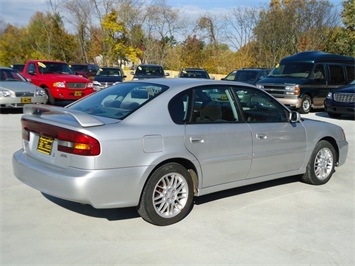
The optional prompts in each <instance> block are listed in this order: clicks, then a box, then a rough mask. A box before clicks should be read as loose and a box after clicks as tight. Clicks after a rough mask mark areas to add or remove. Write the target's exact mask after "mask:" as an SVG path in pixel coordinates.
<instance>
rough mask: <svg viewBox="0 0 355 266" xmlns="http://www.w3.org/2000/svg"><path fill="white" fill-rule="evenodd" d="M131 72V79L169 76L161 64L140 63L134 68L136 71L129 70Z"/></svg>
mask: <svg viewBox="0 0 355 266" xmlns="http://www.w3.org/2000/svg"><path fill="white" fill-rule="evenodd" d="M131 74H132V75H133V80H137V79H152V78H165V77H166V76H169V73H165V72H164V68H163V67H162V66H161V65H155V64H141V65H139V66H138V67H137V68H136V71H135V72H131Z"/></svg>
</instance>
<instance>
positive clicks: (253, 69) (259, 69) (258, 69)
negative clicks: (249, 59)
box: [237, 68, 271, 71]
mask: <svg viewBox="0 0 355 266" xmlns="http://www.w3.org/2000/svg"><path fill="white" fill-rule="evenodd" d="M237 70H238V71H242V70H248V71H261V70H271V69H270V68H241V69H237Z"/></svg>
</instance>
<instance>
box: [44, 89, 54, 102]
mask: <svg viewBox="0 0 355 266" xmlns="http://www.w3.org/2000/svg"><path fill="white" fill-rule="evenodd" d="M43 89H44V90H45V91H46V93H47V96H48V103H49V104H51V105H54V104H55V100H54V98H53V96H52V95H51V93H50V92H49V89H48V88H47V87H44V88H43Z"/></svg>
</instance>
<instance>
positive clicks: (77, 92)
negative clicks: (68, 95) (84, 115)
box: [74, 91, 83, 97]
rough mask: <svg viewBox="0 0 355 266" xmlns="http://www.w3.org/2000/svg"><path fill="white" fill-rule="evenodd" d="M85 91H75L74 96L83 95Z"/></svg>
mask: <svg viewBox="0 0 355 266" xmlns="http://www.w3.org/2000/svg"><path fill="white" fill-rule="evenodd" d="M82 95H83V92H82V91H74V96H78V97H79V96H82Z"/></svg>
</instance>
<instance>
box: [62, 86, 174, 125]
mask: <svg viewBox="0 0 355 266" xmlns="http://www.w3.org/2000/svg"><path fill="white" fill-rule="evenodd" d="M167 89H168V87H167V86H162V85H158V84H153V83H137V82H125V83H121V84H118V85H115V86H112V87H109V88H107V89H104V90H102V91H99V92H96V93H94V94H91V95H90V96H88V97H86V98H83V99H82V100H79V101H77V102H75V103H74V104H72V105H70V106H69V107H68V108H70V109H74V110H78V111H82V112H85V113H88V114H91V115H95V116H101V117H107V118H114V119H120V120H121V119H124V118H125V117H127V116H129V115H130V114H131V113H133V112H135V111H136V110H138V109H139V108H140V107H141V106H143V105H144V104H146V103H147V102H149V101H151V100H153V99H154V98H156V97H157V96H159V95H160V94H162V93H163V92H164V91H166V90H167Z"/></svg>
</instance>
